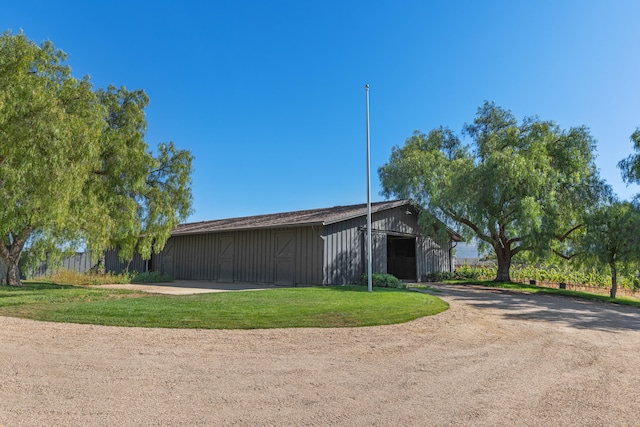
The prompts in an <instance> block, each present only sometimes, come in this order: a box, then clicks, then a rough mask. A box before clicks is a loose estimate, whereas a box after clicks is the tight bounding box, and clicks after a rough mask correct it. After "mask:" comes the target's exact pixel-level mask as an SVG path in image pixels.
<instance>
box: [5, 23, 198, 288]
mask: <svg viewBox="0 0 640 427" xmlns="http://www.w3.org/2000/svg"><path fill="white" fill-rule="evenodd" d="M66 59H67V55H66V54H65V53H64V52H62V51H61V50H58V49H57V48H56V47H55V46H54V45H53V43H51V42H44V43H43V44H42V45H40V46H38V45H36V44H35V43H34V42H32V41H30V40H28V39H27V38H26V36H25V35H24V34H18V35H12V34H11V33H10V32H6V33H4V34H3V35H2V36H0V141H2V143H1V144H0V183H1V185H0V239H2V243H4V244H0V260H2V262H3V264H4V265H5V266H6V267H7V269H8V271H7V274H6V275H5V274H0V283H5V282H8V283H10V284H12V285H19V283H20V282H19V274H18V268H17V265H18V262H19V259H20V256H21V253H22V250H23V248H24V247H25V245H26V244H27V242H28V244H29V248H30V252H31V254H32V256H33V257H34V259H43V257H44V255H45V254H48V255H49V258H50V261H51V260H53V259H55V258H56V257H57V258H61V257H63V256H64V254H63V252H65V250H73V249H75V248H76V247H77V246H78V245H80V244H84V245H86V246H87V247H88V248H89V249H90V250H91V251H92V252H94V253H101V252H103V251H104V250H105V249H107V248H111V247H119V248H120V249H121V254H122V255H123V256H125V257H130V256H131V255H132V254H133V252H134V250H138V251H139V252H140V253H141V254H142V255H143V257H144V258H147V259H148V258H149V257H150V255H151V253H152V252H153V251H155V252H158V251H160V250H161V249H162V247H163V246H164V244H165V242H166V240H167V238H168V236H169V233H170V231H171V229H173V228H174V227H175V226H176V225H177V224H178V223H179V222H180V221H183V220H185V219H186V217H187V216H188V214H189V213H190V209H191V203H192V199H191V178H190V176H191V170H192V160H193V157H192V155H191V154H190V153H189V152H188V151H181V150H177V149H176V148H175V146H174V145H173V143H167V144H160V146H159V147H158V154H157V155H154V154H153V153H152V152H151V150H149V147H148V145H147V143H146V141H145V133H146V127H147V124H146V119H145V112H144V109H145V108H146V106H147V104H148V102H149V100H148V97H147V96H146V94H145V93H144V91H142V90H135V91H129V90H127V89H126V88H124V87H121V88H115V87H113V86H111V87H109V88H107V89H106V90H102V89H100V90H94V89H93V87H92V85H91V83H90V81H89V78H88V77H85V78H83V79H76V78H74V77H73V76H72V75H71V69H70V67H69V66H68V65H67V64H66V63H65V61H66ZM141 236H142V237H141Z"/></svg>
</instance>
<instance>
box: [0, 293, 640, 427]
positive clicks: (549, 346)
mask: <svg viewBox="0 0 640 427" xmlns="http://www.w3.org/2000/svg"><path fill="white" fill-rule="evenodd" d="M442 289H443V290H442V293H441V294H440V296H441V297H442V298H444V299H445V300H447V301H449V303H450V304H451V308H450V310H448V311H446V312H444V313H441V314H439V315H437V316H433V317H428V318H422V319H418V320H416V321H413V322H409V323H406V324H402V325H393V326H381V327H371V328H357V329H279V330H253V331H208V330H160V329H156V330H154V329H140V328H117V327H102V326H87V325H70V324H52V323H42V322H34V321H27V320H19V319H12V318H0V322H1V324H2V327H1V328H0V425H2V426H20V425H25V426H36V425H37V426H44V425H47V426H54V425H64V426H105V425H118V426H156V425H158V426H160V425H162V426H178V425H181V426H185V425H189V426H221V425H222V426H224V425H234V426H245V425H249V426H267V425H274V426H283V425H291V426H294V425H295V426H311V425H313V426H315V425H318V426H326V425H342V426H391V425H393V426H400V425H408V426H425V425H430V426H441V425H469V426H471V425H473V426H477V425H480V426H496V425H505V426H512V425H527V426H532V425H540V426H550V425H554V426H558V425H566V426H569V425H572V426H573V425H593V426H631V425H638V423H639V422H640V421H639V418H638V417H639V414H640V388H639V386H640V310H638V309H633V308H628V307H619V306H616V305H610V304H602V303H594V302H585V301H579V300H574V299H569V298H559V297H552V296H545V295H526V294H517V293H512V292H508V291H501V290H495V289H478V288H472V287H461V286H446V287H443V288H442Z"/></svg>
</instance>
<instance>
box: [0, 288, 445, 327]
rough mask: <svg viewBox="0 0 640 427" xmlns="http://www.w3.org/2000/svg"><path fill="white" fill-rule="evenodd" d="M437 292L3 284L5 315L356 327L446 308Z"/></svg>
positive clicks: (143, 323) (144, 323)
mask: <svg viewBox="0 0 640 427" xmlns="http://www.w3.org/2000/svg"><path fill="white" fill-rule="evenodd" d="M448 307H449V305H448V304H447V303H446V302H444V301H442V300H441V299H439V298H437V297H434V296H432V295H428V294H424V293H417V292H410V291H406V290H398V289H386V288H376V289H375V292H372V293H369V292H367V291H366V288H363V287H361V286H341V287H316V288H294V289H290V288H286V289H274V290H268V291H248V292H221V293H211V294H197V295H189V296H171V295H156V294H147V293H139V292H132V291H125V290H116V289H100V288H87V287H77V286H64V285H55V284H51V283H43V282H25V284H24V287H22V288H13V287H7V286H0V316H11V317H21V318H27V319H34V320H43V321H50V322H68V323H88V324H97V325H112V326H137V327H149V328H202V329H256V328H260V329H263V328H300V327H319V328H330V327H357V326H375V325H387V324H394V323H402V322H407V321H410V320H413V319H416V318H419V317H423V316H429V315H434V314H437V313H440V312H442V311H444V310H447V308H448Z"/></svg>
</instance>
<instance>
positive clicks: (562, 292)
mask: <svg viewBox="0 0 640 427" xmlns="http://www.w3.org/2000/svg"><path fill="white" fill-rule="evenodd" d="M446 283H457V284H463V285H464V284H469V285H482V286H489V287H493V288H501V289H511V290H516V291H524V292H530V293H539V294H549V295H559V296H565V297H574V298H582V299H586V300H590V301H600V302H608V303H614V304H621V305H629V306H632V307H640V301H638V300H636V299H633V298H627V297H618V298H611V297H609V296H606V295H599V294H593V293H590V292H582V291H571V290H567V289H555V288H546V287H544V286H535V285H526V284H522V283H513V282H495V281H492V280H476V281H470V280H450V281H447V282H446Z"/></svg>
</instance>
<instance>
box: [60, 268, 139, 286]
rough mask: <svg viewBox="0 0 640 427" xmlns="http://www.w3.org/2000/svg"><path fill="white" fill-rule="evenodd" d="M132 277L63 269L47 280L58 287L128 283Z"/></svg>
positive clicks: (125, 274)
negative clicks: (58, 285)
mask: <svg viewBox="0 0 640 427" xmlns="http://www.w3.org/2000/svg"><path fill="white" fill-rule="evenodd" d="M132 277H133V274H132V273H120V274H114V273H105V274H99V273H79V272H77V271H70V270H66V269H64V268H63V269H60V270H59V271H57V272H55V273H53V274H52V275H51V277H50V278H49V279H50V280H51V281H52V282H53V283H57V284H60V285H75V286H83V285H106V284H112V283H120V284H122V283H130V282H131V278H132Z"/></svg>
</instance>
